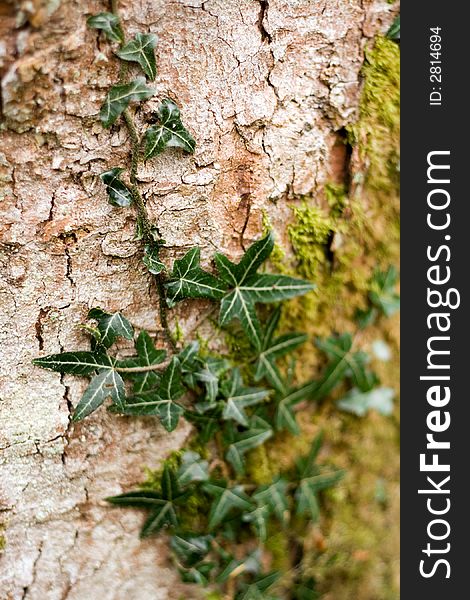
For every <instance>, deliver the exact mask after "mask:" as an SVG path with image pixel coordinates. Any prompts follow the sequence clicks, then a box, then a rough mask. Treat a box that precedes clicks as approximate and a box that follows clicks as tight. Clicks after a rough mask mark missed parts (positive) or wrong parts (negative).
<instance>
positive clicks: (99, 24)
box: [87, 12, 124, 43]
mask: <svg viewBox="0 0 470 600" xmlns="http://www.w3.org/2000/svg"><path fill="white" fill-rule="evenodd" d="M87 25H88V27H91V28H92V29H101V30H102V31H104V33H105V34H106V37H107V38H108V40H111V41H112V42H119V43H122V42H123V41H124V34H123V31H122V27H121V23H120V21H119V17H118V16H117V15H113V13H109V12H102V13H99V14H97V15H93V16H92V17H88V19H87Z"/></svg>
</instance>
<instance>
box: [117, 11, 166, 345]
mask: <svg viewBox="0 0 470 600" xmlns="http://www.w3.org/2000/svg"><path fill="white" fill-rule="evenodd" d="M111 12H112V13H113V14H114V15H116V16H119V1H118V0H111ZM119 27H120V29H121V33H122V39H123V44H124V43H125V35H124V30H123V29H122V27H121V25H120V26H119ZM126 76H127V63H125V62H123V61H122V62H121V70H120V73H119V80H120V82H121V83H123V82H124V80H125V78H126ZM122 117H123V119H124V122H125V124H126V127H127V130H128V131H129V136H130V138H131V144H132V150H131V169H130V176H129V179H130V183H131V185H130V190H131V193H132V198H133V200H134V205H135V206H136V208H137V220H138V224H139V225H140V230H141V233H142V239H143V241H144V243H145V244H152V243H155V238H154V235H153V229H154V228H153V227H152V223H151V221H150V219H149V215H148V212H147V209H146V207H145V202H144V199H143V198H142V195H141V193H140V190H139V187H138V183H137V168H138V166H139V160H140V158H141V140H140V137H139V133H138V131H137V127H136V126H135V122H134V119H133V118H132V115H131V113H130V112H129V110H128V109H127V108H126V110H124V112H123V113H122ZM155 278H156V283H157V293H158V308H159V314H160V323H161V326H162V329H163V334H164V336H165V340H166V341H167V343H168V345H169V346H170V348H171V349H172V351H173V352H176V351H177V346H176V342H175V340H174V338H173V336H172V334H171V331H170V327H169V325H168V303H167V300H166V290H165V285H164V283H165V276H164V274H163V273H159V274H158V275H156V276H155Z"/></svg>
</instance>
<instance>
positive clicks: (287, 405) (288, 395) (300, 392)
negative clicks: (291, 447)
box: [274, 381, 318, 435]
mask: <svg viewBox="0 0 470 600" xmlns="http://www.w3.org/2000/svg"><path fill="white" fill-rule="evenodd" d="M317 386H318V383H317V382H316V381H311V382H309V383H306V384H305V385H303V386H302V387H299V388H293V389H292V388H289V386H288V385H287V384H285V383H284V382H283V388H281V389H280V390H278V392H277V393H276V397H275V402H276V413H275V417H274V422H275V426H276V429H277V430H278V431H282V430H284V429H287V430H288V431H290V432H291V433H292V434H293V435H299V433H300V428H299V425H298V423H297V419H296V418H295V406H296V405H297V404H298V403H299V402H302V400H307V399H309V398H311V397H312V396H313V395H314V394H315V392H316V389H317Z"/></svg>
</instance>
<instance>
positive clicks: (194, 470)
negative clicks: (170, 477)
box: [178, 451, 209, 487]
mask: <svg viewBox="0 0 470 600" xmlns="http://www.w3.org/2000/svg"><path fill="white" fill-rule="evenodd" d="M208 479H209V463H208V462H207V460H203V459H202V458H201V456H200V455H199V454H198V453H197V452H191V451H188V452H185V453H184V454H183V456H182V459H181V466H180V468H179V469H178V483H179V485H180V486H181V487H185V486H186V485H188V484H190V483H193V482H194V481H207V480H208Z"/></svg>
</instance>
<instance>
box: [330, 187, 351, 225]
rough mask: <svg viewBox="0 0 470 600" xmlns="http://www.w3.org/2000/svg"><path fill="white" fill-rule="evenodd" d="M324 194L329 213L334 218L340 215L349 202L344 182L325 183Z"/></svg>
mask: <svg viewBox="0 0 470 600" xmlns="http://www.w3.org/2000/svg"><path fill="white" fill-rule="evenodd" d="M325 196H326V200H327V202H328V205H329V207H330V212H331V215H332V216H333V217H336V218H338V217H340V216H341V215H342V214H343V212H344V209H345V208H346V206H347V205H348V202H349V198H348V193H347V190H346V186H345V185H344V184H336V183H327V184H326V185H325Z"/></svg>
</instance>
